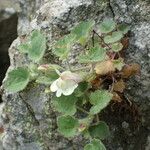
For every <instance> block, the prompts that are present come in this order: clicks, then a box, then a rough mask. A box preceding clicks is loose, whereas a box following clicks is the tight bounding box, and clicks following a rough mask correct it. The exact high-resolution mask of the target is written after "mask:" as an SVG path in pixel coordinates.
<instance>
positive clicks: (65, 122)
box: [57, 116, 79, 137]
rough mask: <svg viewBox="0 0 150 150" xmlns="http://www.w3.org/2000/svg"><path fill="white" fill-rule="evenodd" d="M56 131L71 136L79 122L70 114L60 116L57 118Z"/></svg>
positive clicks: (75, 131) (74, 133) (73, 134)
mask: <svg viewBox="0 0 150 150" xmlns="http://www.w3.org/2000/svg"><path fill="white" fill-rule="evenodd" d="M57 125H58V131H59V132H60V133H61V134H63V135H64V136H65V137H73V136H75V135H76V134H77V130H78V127H79V122H78V120H77V119H75V118H74V117H71V116H60V117H58V120H57Z"/></svg>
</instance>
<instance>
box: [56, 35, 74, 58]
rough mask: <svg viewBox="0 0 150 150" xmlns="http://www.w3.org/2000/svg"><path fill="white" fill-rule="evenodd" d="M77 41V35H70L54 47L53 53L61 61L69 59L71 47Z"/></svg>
mask: <svg viewBox="0 0 150 150" xmlns="http://www.w3.org/2000/svg"><path fill="white" fill-rule="evenodd" d="M74 41H75V35H73V34H69V35H66V36H64V37H63V38H62V39H60V40H59V41H58V42H57V43H56V44H55V46H54V49H53V53H54V54H55V55H56V56H58V57H59V58H60V60H64V59H67V57H68V54H69V52H70V51H71V47H72V46H73V44H74Z"/></svg>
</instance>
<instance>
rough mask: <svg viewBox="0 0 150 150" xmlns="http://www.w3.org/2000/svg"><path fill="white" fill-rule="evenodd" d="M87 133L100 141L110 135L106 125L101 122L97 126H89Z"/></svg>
mask: <svg viewBox="0 0 150 150" xmlns="http://www.w3.org/2000/svg"><path fill="white" fill-rule="evenodd" d="M89 133H90V135H91V136H92V137H93V138H100V139H102V140H103V139H105V138H106V137H108V136H109V135H110V132H109V127H108V125H107V124H106V123H105V122H103V121H100V122H99V124H97V125H94V126H90V127H89Z"/></svg>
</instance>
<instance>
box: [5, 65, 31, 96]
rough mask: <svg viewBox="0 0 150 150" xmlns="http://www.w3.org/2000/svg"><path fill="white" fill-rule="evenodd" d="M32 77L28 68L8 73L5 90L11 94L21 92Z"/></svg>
mask: <svg viewBox="0 0 150 150" xmlns="http://www.w3.org/2000/svg"><path fill="white" fill-rule="evenodd" d="M29 79H30V75H29V71H28V70H27V69H26V68H22V67H19V68H17V69H14V70H12V71H10V72H9V73H8V76H7V79H6V81H5V82H4V88H5V89H6V90H7V91H9V92H13V93H15V92H19V91H22V90H23V89H25V87H26V86H27V84H28V83H29Z"/></svg>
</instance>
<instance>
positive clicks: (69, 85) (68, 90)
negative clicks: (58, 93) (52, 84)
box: [62, 80, 78, 95]
mask: <svg viewBox="0 0 150 150" xmlns="http://www.w3.org/2000/svg"><path fill="white" fill-rule="evenodd" d="M77 86H78V84H77V83H76V82H74V81H72V80H66V82H65V87H64V88H63V89H62V92H63V94H64V95H71V94H72V93H73V92H74V90H75V89H76V88H77Z"/></svg>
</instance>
